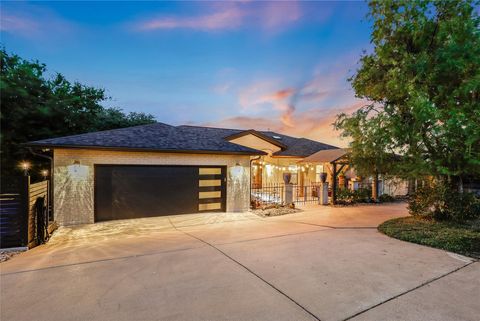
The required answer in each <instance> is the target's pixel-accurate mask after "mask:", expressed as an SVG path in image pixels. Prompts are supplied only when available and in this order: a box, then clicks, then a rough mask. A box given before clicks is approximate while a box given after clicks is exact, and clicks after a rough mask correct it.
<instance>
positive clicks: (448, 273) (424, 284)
mask: <svg viewBox="0 0 480 321" xmlns="http://www.w3.org/2000/svg"><path fill="white" fill-rule="evenodd" d="M474 263H476V261H472V262H470V263H467V264H465V265H462V266H460V267H458V268H455V269H453V270H452V271H450V272H447V273H445V274H442V275H440V276H437V277H435V278H433V279H430V280H428V281H426V282H424V283H422V284H419V285H417V286H416V287H414V288H411V289H409V290H407V291H405V292H402V293H399V294H397V295H395V296H393V297H391V298H389V299H387V300H384V301H381V302H379V303H377V304H375V305H372V306H371V307H369V308H367V309H365V310H362V311H360V312H357V313H355V314H353V315H351V316H349V317H347V318H345V319H343V320H342V321H347V320H352V319H353V318H355V317H357V316H359V315H361V314H364V313H366V312H368V311H370V310H373V309H375V308H378V307H379V306H381V305H384V304H385V303H387V302H390V301H393V300H395V299H397V298H399V297H401V296H404V295H406V294H408V293H410V292H413V291H415V290H418V289H420V288H422V287H424V286H426V285H429V284H430V283H433V282H435V281H438V280H440V279H443V278H444V277H446V276H449V275H450V274H453V273H455V272H458V271H460V270H462V269H464V268H466V267H467V266H470V265H472V264H474Z"/></svg>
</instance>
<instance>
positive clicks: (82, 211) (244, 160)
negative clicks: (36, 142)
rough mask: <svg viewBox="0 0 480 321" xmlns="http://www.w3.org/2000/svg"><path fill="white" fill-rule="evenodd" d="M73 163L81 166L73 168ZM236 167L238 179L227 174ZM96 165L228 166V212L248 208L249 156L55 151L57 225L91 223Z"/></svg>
mask: <svg viewBox="0 0 480 321" xmlns="http://www.w3.org/2000/svg"><path fill="white" fill-rule="evenodd" d="M75 161H79V162H80V166H73V163H74V162H75ZM236 163H239V164H240V165H241V166H242V167H243V168H244V170H243V175H242V176H241V177H238V178H235V177H232V175H231V174H230V167H232V166H235V164H236ZM95 164H119V165H120V164H135V165H221V166H227V212H236V211H244V210H247V209H248V207H249V205H250V204H249V201H250V195H249V193H250V188H249V186H250V156H244V155H214V154H183V153H157V152H125V151H109V150H92V149H90V150H89V149H55V150H54V206H55V207H54V210H55V220H56V221H57V222H58V223H59V224H60V225H72V224H85V223H94V165H95Z"/></svg>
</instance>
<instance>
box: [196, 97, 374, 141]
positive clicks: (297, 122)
mask: <svg viewBox="0 0 480 321" xmlns="http://www.w3.org/2000/svg"><path fill="white" fill-rule="evenodd" d="M365 104H366V102H365V101H356V102H354V103H352V104H350V105H347V106H343V107H340V108H334V109H331V110H329V111H325V110H323V109H321V108H315V109H311V110H307V111H304V112H297V113H294V112H292V113H291V114H290V115H289V116H290V117H291V121H292V122H293V124H294V125H293V126H289V125H288V124H285V123H284V122H283V121H282V120H281V119H275V118H267V117H249V116H237V117H231V118H227V119H223V120H220V121H218V122H215V123H207V124H205V125H207V126H216V127H229V128H239V129H257V130H271V131H276V132H279V133H283V134H286V135H292V136H296V137H305V138H309V139H313V140H317V141H320V142H323V143H327V144H331V145H334V146H338V147H347V145H348V141H347V140H343V139H341V138H340V137H339V136H340V133H339V132H338V131H335V130H334V128H333V125H332V124H333V122H334V121H335V119H336V115H337V114H339V113H342V112H345V113H352V112H353V111H355V110H357V109H358V108H360V107H362V106H364V105H365Z"/></svg>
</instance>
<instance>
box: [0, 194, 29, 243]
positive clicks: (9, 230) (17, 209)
mask: <svg viewBox="0 0 480 321" xmlns="http://www.w3.org/2000/svg"><path fill="white" fill-rule="evenodd" d="M24 208H25V206H24V199H23V197H22V195H20V194H18V193H17V194H15V193H4V194H0V248H8V247H17V246H22V245H25V244H26V239H25V231H26V222H25V220H24V218H23V217H22V216H23V215H22V213H23V210H24Z"/></svg>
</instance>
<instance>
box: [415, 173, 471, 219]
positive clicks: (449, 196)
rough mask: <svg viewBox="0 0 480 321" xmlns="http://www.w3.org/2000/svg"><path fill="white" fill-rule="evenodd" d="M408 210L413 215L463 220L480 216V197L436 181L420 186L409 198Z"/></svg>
mask: <svg viewBox="0 0 480 321" xmlns="http://www.w3.org/2000/svg"><path fill="white" fill-rule="evenodd" d="M408 210H409V212H410V214H412V215H413V216H421V217H426V218H433V219H435V220H438V221H440V220H451V221H458V222H461V221H465V220H472V219H477V218H480V199H479V198H478V197H476V196H475V195H474V194H472V193H459V192H458V191H456V190H452V189H451V188H448V187H447V186H445V184H443V183H439V182H436V183H431V184H427V185H425V186H423V187H420V188H418V189H417V191H416V192H415V193H414V194H413V195H412V196H411V197H410V198H409V201H408Z"/></svg>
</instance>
